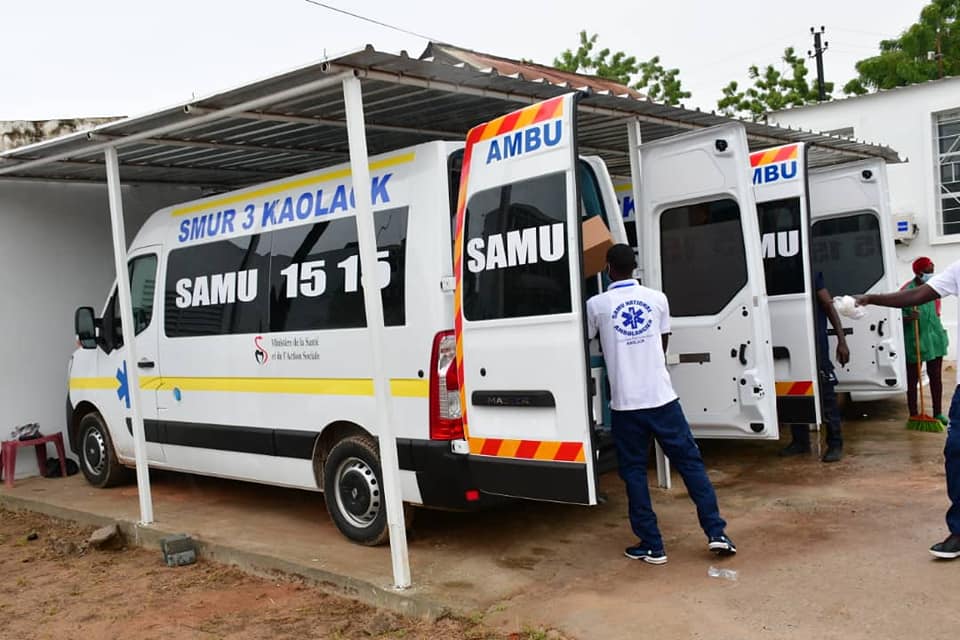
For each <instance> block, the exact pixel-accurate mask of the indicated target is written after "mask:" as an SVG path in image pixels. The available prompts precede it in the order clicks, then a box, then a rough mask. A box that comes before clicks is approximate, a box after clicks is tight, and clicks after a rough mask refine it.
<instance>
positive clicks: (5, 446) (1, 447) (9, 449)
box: [0, 433, 67, 487]
mask: <svg viewBox="0 0 960 640" xmlns="http://www.w3.org/2000/svg"><path fill="white" fill-rule="evenodd" d="M48 442H52V443H53V446H55V447H56V448H57V457H58V458H60V473H61V475H62V476H63V477H66V476H67V456H66V454H65V453H64V452H63V434H62V433H55V434H53V435H52V436H41V437H39V438H32V439H30V440H4V441H3V443H2V444H0V474H2V476H3V478H4V479H5V481H6V483H7V486H8V487H12V486H13V475H14V473H15V472H16V470H17V449H19V448H20V447H33V448H34V450H35V451H36V453H37V466H38V467H39V468H40V474H41V475H43V472H44V471H46V469H47V443H48Z"/></svg>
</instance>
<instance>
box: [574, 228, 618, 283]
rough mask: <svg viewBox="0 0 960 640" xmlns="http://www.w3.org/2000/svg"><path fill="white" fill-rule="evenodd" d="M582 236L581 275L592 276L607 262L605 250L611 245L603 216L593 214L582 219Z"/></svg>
mask: <svg viewBox="0 0 960 640" xmlns="http://www.w3.org/2000/svg"><path fill="white" fill-rule="evenodd" d="M581 235H582V236H583V277H584V278H592V277H593V276H595V275H597V274H598V273H600V272H601V271H603V267H604V266H606V264H607V251H608V250H609V249H610V247H612V246H613V236H611V235H610V230H609V229H607V225H605V224H604V223H603V218H601V217H600V216H593V217H592V218H588V219H587V220H584V222H583V225H582V228H581Z"/></svg>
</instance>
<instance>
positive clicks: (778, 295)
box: [750, 143, 820, 424]
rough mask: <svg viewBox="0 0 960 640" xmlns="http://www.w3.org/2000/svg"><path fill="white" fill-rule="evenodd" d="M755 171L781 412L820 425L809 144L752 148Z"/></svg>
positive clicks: (787, 420)
mask: <svg viewBox="0 0 960 640" xmlns="http://www.w3.org/2000/svg"><path fill="white" fill-rule="evenodd" d="M750 172H751V175H752V176H753V192H754V197H755V199H756V201H757V214H758V216H759V221H760V248H761V250H762V251H763V269H764V274H765V276H766V288H767V298H768V305H769V307H770V324H771V329H772V331H773V364H774V371H775V373H776V379H777V417H778V419H779V421H780V422H782V423H784V424H788V423H792V424H820V401H819V375H818V373H817V371H818V370H817V343H816V342H815V340H814V331H815V327H814V317H815V316H814V306H813V305H814V302H813V287H812V285H811V274H810V213H809V211H808V200H807V158H806V147H805V146H804V144H803V143H796V144H788V145H784V146H781V147H774V148H772V149H764V150H762V151H756V152H754V153H751V154H750Z"/></svg>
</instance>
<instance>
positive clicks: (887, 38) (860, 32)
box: [830, 27, 898, 40]
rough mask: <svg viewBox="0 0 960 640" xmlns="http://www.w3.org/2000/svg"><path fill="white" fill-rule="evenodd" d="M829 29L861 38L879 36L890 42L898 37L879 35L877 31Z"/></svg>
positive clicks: (886, 34)
mask: <svg viewBox="0 0 960 640" xmlns="http://www.w3.org/2000/svg"><path fill="white" fill-rule="evenodd" d="M830 28H831V29H832V30H834V31H840V32H842V33H856V34H859V35H862V36H879V37H881V38H883V39H884V40H890V39H892V38H896V37H898V36H896V35H891V34H889V33H880V32H878V31H862V30H860V29H843V28H840V27H830Z"/></svg>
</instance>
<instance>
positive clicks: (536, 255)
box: [454, 94, 596, 504]
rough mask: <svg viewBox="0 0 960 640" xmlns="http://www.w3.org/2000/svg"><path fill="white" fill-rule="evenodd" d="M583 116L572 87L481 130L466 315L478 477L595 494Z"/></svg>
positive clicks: (461, 342) (459, 248) (534, 492)
mask: <svg viewBox="0 0 960 640" xmlns="http://www.w3.org/2000/svg"><path fill="white" fill-rule="evenodd" d="M575 122H576V101H575V94H568V95H565V96H561V97H558V98H554V99H551V100H548V101H545V102H541V103H538V104H535V105H531V106H530V107H527V108H525V109H521V110H520V111H515V112H513V113H511V114H508V115H506V116H504V117H502V118H498V119H497V120H493V121H491V122H488V123H485V124H482V125H479V126H477V127H474V128H473V129H472V130H471V131H470V133H469V135H468V138H467V144H466V148H465V152H464V160H463V174H462V178H461V183H460V184H461V187H460V196H459V202H458V216H457V240H456V246H455V249H454V256H455V258H454V259H455V263H456V264H455V268H454V271H455V273H456V276H457V292H456V300H455V307H456V308H455V324H456V330H457V360H458V369H459V373H460V376H459V381H460V383H461V389H460V391H461V406H462V411H463V420H464V433H465V437H466V439H467V441H468V443H469V450H470V453H469V456H470V468H471V472H472V474H473V478H474V481H475V484H476V486H477V488H479V489H480V490H481V491H484V492H486V493H490V494H496V495H504V496H513V497H520V498H531V499H538V500H549V501H556V502H570V503H580V504H595V503H596V474H595V458H594V453H593V451H594V448H593V442H592V424H591V410H590V408H591V407H590V401H591V395H592V394H591V379H590V371H589V360H588V353H587V341H586V333H585V322H584V299H583V288H584V277H583V275H582V274H583V270H582V266H581V260H582V252H581V246H582V243H581V227H580V224H581V220H580V201H581V199H580V194H579V186H578V177H579V176H578V165H577V151H576V140H575V130H574V123H575Z"/></svg>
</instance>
